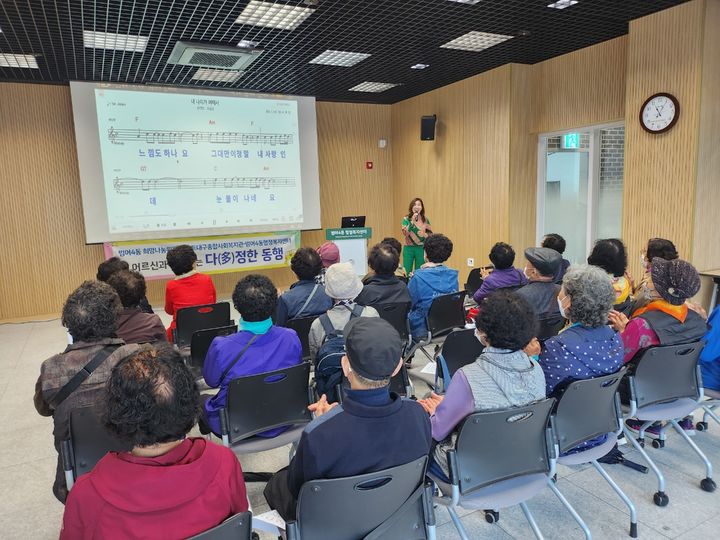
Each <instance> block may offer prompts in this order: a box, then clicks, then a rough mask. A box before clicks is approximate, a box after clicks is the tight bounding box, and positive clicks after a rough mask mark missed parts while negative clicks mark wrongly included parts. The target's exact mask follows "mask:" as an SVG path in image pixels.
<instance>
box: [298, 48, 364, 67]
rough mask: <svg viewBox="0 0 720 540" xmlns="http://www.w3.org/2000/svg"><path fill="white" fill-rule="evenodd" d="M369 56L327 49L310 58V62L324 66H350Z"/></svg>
mask: <svg viewBox="0 0 720 540" xmlns="http://www.w3.org/2000/svg"><path fill="white" fill-rule="evenodd" d="M369 56H370V55H369V54H368V53H359V52H347V51H332V50H327V51H325V52H323V53H320V54H319V55H317V56H316V57H315V58H313V59H312V60H310V63H311V64H323V65H326V66H344V67H350V66H354V65H355V64H357V63H358V62H362V61H363V60H365V59H366V58H368V57H369Z"/></svg>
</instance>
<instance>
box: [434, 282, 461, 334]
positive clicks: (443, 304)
mask: <svg viewBox="0 0 720 540" xmlns="http://www.w3.org/2000/svg"><path fill="white" fill-rule="evenodd" d="M464 303H465V292H464V291H463V292H454V293H450V294H443V295H440V296H436V297H435V298H434V299H433V301H432V304H430V309H429V310H428V314H427V327H428V331H429V332H430V333H431V334H432V336H433V337H434V336H440V335H442V334H445V333H447V332H450V331H451V330H453V329H454V328H462V327H463V326H465V309H464V307H463V305H464Z"/></svg>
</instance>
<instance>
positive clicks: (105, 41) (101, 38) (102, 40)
mask: <svg viewBox="0 0 720 540" xmlns="http://www.w3.org/2000/svg"><path fill="white" fill-rule="evenodd" d="M83 43H84V44H85V46H86V47H89V48H90V49H110V50H115V51H131V52H145V47H147V44H148V38H147V37H145V36H133V35H130V34H113V33H111V32H94V31H92V30H83Z"/></svg>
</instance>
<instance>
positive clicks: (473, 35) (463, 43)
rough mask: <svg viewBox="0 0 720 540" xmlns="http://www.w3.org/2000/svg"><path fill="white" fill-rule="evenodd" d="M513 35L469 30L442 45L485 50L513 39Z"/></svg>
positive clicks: (443, 47) (453, 47)
mask: <svg viewBox="0 0 720 540" xmlns="http://www.w3.org/2000/svg"><path fill="white" fill-rule="evenodd" d="M512 37H513V36H504V35H502V34H489V33H487V32H475V31H472V32H468V33H467V34H463V35H462V36H460V37H457V38H455V39H453V40H452V41H448V42H447V43H446V44H445V45H440V48H441V49H459V50H461V51H473V52H476V51H484V50H485V49H489V48H490V47H494V46H495V45H497V44H498V43H502V42H503V41H507V40H508V39H512Z"/></svg>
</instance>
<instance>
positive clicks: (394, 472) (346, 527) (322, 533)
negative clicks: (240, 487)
mask: <svg viewBox="0 0 720 540" xmlns="http://www.w3.org/2000/svg"><path fill="white" fill-rule="evenodd" d="M426 462H427V457H426V456H423V457H421V458H418V459H416V460H414V461H411V462H410V463H407V464H405V465H399V466H397V467H392V468H390V469H385V470H384V471H379V472H374V473H368V474H361V475H357V476H350V477H347V478H334V479H330V480H312V481H310V482H306V483H305V484H303V486H302V488H301V489H300V495H299V497H298V506H297V522H296V525H297V528H298V529H299V532H300V537H301V538H304V539H309V540H357V539H360V538H364V537H365V536H366V535H368V534H369V533H371V532H373V531H374V530H375V529H377V528H378V527H380V526H381V525H382V524H383V523H385V522H386V521H388V520H389V519H390V518H391V517H393V515H394V514H395V513H396V512H397V511H398V510H399V509H400V508H401V507H402V506H403V504H404V503H405V502H406V501H408V499H410V497H411V496H412V495H413V494H415V493H416V492H417V490H418V489H420V490H422V485H423V478H424V476H425V465H426ZM420 502H421V501H420ZM418 508H419V512H414V513H413V515H410V518H411V519H409V520H404V521H405V522H406V523H407V527H406V530H405V532H404V533H403V534H398V533H399V530H397V529H395V528H394V527H393V530H394V534H393V535H387V534H386V535H384V537H385V538H403V539H409V540H412V539H418V538H425V527H424V524H425V520H424V513H423V510H422V507H421V506H418Z"/></svg>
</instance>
